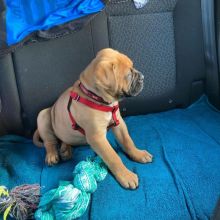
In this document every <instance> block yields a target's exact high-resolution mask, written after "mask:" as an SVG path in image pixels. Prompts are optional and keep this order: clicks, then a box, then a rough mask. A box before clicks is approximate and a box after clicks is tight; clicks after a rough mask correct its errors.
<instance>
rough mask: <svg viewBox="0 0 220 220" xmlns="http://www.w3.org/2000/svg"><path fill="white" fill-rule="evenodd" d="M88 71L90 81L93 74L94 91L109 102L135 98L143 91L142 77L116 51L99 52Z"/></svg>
mask: <svg viewBox="0 0 220 220" xmlns="http://www.w3.org/2000/svg"><path fill="white" fill-rule="evenodd" d="M89 69H92V71H90V79H91V74H93V76H92V78H93V80H94V81H93V84H94V86H95V88H94V89H95V90H96V91H98V92H99V93H101V94H102V95H103V96H104V97H105V98H106V99H107V100H109V101H113V100H120V99H122V98H123V97H130V96H136V95H138V94H139V93H140V92H141V91H142V89H143V85H144V75H143V74H142V73H140V72H139V71H137V70H136V69H135V68H134V67H133V62H132V61H131V60H130V59H129V58H128V57H127V56H126V55H124V54H122V53H119V52H118V51H116V50H113V49H110V48H107V49H103V50H101V51H100V52H99V53H98V54H97V56H96V58H95V59H94V60H93V61H92V63H91V64H90V68H89ZM87 72H88V71H87Z"/></svg>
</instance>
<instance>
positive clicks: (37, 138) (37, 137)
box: [33, 129, 44, 147]
mask: <svg viewBox="0 0 220 220" xmlns="http://www.w3.org/2000/svg"><path fill="white" fill-rule="evenodd" d="M33 142H34V144H35V145H36V146H38V147H43V146H44V143H43V142H41V141H40V134H39V131H38V129H37V130H36V131H35V132H34V135H33Z"/></svg>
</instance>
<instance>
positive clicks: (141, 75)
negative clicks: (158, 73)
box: [139, 73, 144, 81]
mask: <svg viewBox="0 0 220 220" xmlns="http://www.w3.org/2000/svg"><path fill="white" fill-rule="evenodd" d="M139 79H140V80H141V81H143V80H144V75H143V74H142V73H140V75H139Z"/></svg>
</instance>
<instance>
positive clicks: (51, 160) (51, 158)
mask: <svg viewBox="0 0 220 220" xmlns="http://www.w3.org/2000/svg"><path fill="white" fill-rule="evenodd" d="M45 162H46V163H47V165H48V166H53V165H55V164H57V163H58V162H59V156H58V154H56V153H47V155H46V159H45Z"/></svg>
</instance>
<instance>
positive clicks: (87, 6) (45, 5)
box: [5, 0, 104, 45]
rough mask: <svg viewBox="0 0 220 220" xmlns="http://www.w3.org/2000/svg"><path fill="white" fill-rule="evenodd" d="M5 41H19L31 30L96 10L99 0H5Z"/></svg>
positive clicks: (100, 8) (49, 26)
mask: <svg viewBox="0 0 220 220" xmlns="http://www.w3.org/2000/svg"><path fill="white" fill-rule="evenodd" d="M5 3H6V35H7V43H8V45H12V44H15V43H18V42H19V41H21V40H23V39H24V38H25V37H26V36H28V35H29V34H30V33H33V32H35V31H37V30H48V29H49V28H51V27H54V26H56V25H60V24H63V23H65V22H68V21H71V20H74V19H77V18H81V17H83V16H86V15H89V14H92V13H96V12H99V11H100V10H102V9H103V8H104V4H103V3H102V1H101V0H49V1H45V0H40V1H39V0H38V1H36V0H5Z"/></svg>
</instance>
